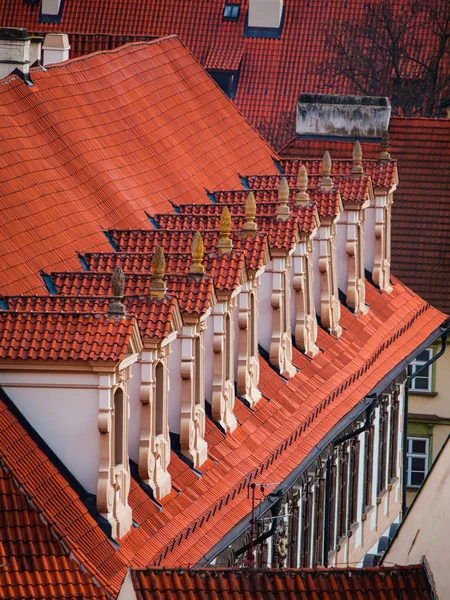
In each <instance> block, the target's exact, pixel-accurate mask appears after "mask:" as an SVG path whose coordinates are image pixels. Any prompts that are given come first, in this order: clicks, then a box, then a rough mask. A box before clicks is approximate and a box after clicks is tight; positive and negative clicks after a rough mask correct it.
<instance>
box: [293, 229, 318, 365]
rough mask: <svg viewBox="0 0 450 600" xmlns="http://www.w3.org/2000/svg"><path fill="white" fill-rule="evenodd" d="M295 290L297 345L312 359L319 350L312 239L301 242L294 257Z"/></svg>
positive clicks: (295, 333) (295, 334)
mask: <svg viewBox="0 0 450 600" xmlns="http://www.w3.org/2000/svg"><path fill="white" fill-rule="evenodd" d="M293 267H294V268H293V272H294V277H293V282H292V283H293V288H294V292H295V330H294V336H295V344H296V346H297V348H299V349H300V350H302V352H304V353H305V354H306V355H307V356H310V357H311V358H312V357H314V356H316V354H317V353H318V352H319V348H318V347H317V346H316V340H317V317H316V309H315V306H314V274H313V265H312V240H311V238H308V239H305V240H302V241H300V242H299V243H298V244H297V246H296V248H295V251H294V255H293Z"/></svg>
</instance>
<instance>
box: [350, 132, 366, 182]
mask: <svg viewBox="0 0 450 600" xmlns="http://www.w3.org/2000/svg"><path fill="white" fill-rule="evenodd" d="M363 174H364V169H363V164H362V148H361V144H360V143H359V142H358V140H356V142H355V144H354V146H353V167H352V175H353V176H355V177H359V175H363Z"/></svg>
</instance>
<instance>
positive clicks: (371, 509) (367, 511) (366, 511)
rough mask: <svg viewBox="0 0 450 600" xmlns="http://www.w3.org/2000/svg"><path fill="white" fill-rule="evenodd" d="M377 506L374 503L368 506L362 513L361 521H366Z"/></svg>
mask: <svg viewBox="0 0 450 600" xmlns="http://www.w3.org/2000/svg"><path fill="white" fill-rule="evenodd" d="M374 508H375V507H374V506H372V505H369V506H366V508H365V509H364V510H363V513H362V515H361V521H365V520H366V519H367V517H369V515H370V513H371V512H372V511H373V509H374Z"/></svg>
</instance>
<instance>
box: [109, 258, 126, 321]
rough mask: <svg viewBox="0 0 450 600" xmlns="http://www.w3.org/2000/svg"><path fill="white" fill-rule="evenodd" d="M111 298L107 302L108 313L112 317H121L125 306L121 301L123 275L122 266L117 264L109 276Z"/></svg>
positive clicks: (123, 284)
mask: <svg viewBox="0 0 450 600" xmlns="http://www.w3.org/2000/svg"><path fill="white" fill-rule="evenodd" d="M111 290H112V300H111V302H110V303H109V308H108V315H110V316H112V317H121V316H122V315H125V306H124V304H123V303H122V300H123V296H124V290H125V275H124V274H123V270H122V267H120V266H119V265H117V266H116V267H115V268H114V271H113V275H112V278H111Z"/></svg>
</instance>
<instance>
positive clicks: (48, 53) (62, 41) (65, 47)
mask: <svg viewBox="0 0 450 600" xmlns="http://www.w3.org/2000/svg"><path fill="white" fill-rule="evenodd" d="M42 49H43V51H44V67H45V66H47V65H54V64H55V63H60V62H64V61H65V60H69V50H70V44H69V36H68V35H67V33H47V35H46V36H45V39H44V45H43V46H42Z"/></svg>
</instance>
